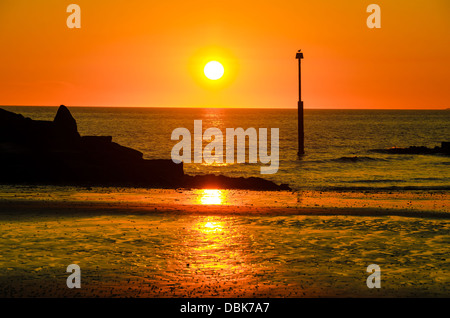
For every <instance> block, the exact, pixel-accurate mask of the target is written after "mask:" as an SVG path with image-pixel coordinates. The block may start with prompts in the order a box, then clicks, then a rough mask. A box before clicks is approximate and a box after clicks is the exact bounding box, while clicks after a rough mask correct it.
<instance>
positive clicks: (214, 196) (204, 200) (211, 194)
mask: <svg viewBox="0 0 450 318" xmlns="http://www.w3.org/2000/svg"><path fill="white" fill-rule="evenodd" d="M196 194H197V195H198V196H197V203H198V204H203V205H221V204H224V203H225V192H224V191H223V190H209V189H204V190H198V192H197V193H196Z"/></svg>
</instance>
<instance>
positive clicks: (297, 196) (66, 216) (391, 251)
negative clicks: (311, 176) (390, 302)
mask: <svg viewBox="0 0 450 318" xmlns="http://www.w3.org/2000/svg"><path fill="white" fill-rule="evenodd" d="M2 190H3V191H2V194H1V195H0V212H1V213H0V229H1V230H0V231H1V233H2V235H1V239H0V249H1V251H2V256H1V258H0V284H1V286H2V288H1V289H0V296H2V297H448V296H449V295H450V289H449V287H448V286H449V285H448V283H449V282H450V262H449V259H448V255H450V253H449V252H450V250H449V247H448V246H449V244H448V243H449V242H450V238H449V235H448V233H450V217H449V211H448V206H449V204H448V202H449V201H448V199H449V195H448V193H445V192H439V191H431V192H421V193H414V192H397V193H395V192H391V193H387V192H376V191H372V192H370V193H369V192H367V193H358V192H354V193H351V192H349V193H339V192H314V191H312V192H302V193H300V192H284V193H283V192H270V193H269V192H262V193H261V192H253V191H224V190H221V191H219V190H167V189H165V190H158V189H153V190H146V189H118V188H114V189H110V188H94V189H90V188H89V189H80V188H71V189H68V188H64V187H61V188H59V187H7V186H4V187H3V189H2ZM257 198H258V199H257ZM73 263H75V264H78V265H79V266H80V268H81V271H82V288H81V289H69V288H67V286H66V278H67V276H68V275H69V274H68V273H66V267H67V266H68V265H69V264H73ZM370 264H377V265H379V266H380V268H381V286H382V287H381V288H380V289H369V288H368V287H367V285H366V279H367V277H368V275H369V274H368V273H367V272H366V268H367V266H368V265H370Z"/></svg>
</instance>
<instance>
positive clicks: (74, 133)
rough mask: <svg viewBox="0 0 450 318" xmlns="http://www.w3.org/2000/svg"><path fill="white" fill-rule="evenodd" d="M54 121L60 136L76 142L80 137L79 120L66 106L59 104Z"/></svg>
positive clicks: (67, 140)
mask: <svg viewBox="0 0 450 318" xmlns="http://www.w3.org/2000/svg"><path fill="white" fill-rule="evenodd" d="M53 123H54V125H55V129H56V132H57V135H58V138H60V139H63V140H65V141H66V142H75V141H78V140H79V139H80V134H79V133H78V128H77V122H76V121H75V118H73V116H72V114H71V113H70V111H69V110H68V109H67V107H66V106H64V105H61V106H59V108H58V112H57V113H56V116H55V119H53Z"/></svg>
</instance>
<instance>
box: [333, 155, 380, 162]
mask: <svg viewBox="0 0 450 318" xmlns="http://www.w3.org/2000/svg"><path fill="white" fill-rule="evenodd" d="M329 161H335V162H367V161H386V159H382V158H373V157H358V156H354V157H340V158H337V159H330V160H329Z"/></svg>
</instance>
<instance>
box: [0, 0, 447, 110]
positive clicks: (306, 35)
mask: <svg viewBox="0 0 450 318" xmlns="http://www.w3.org/2000/svg"><path fill="white" fill-rule="evenodd" d="M71 3H76V4H78V5H80V7H81V25H82V27H81V29H69V28H67V26H66V19H67V17H68V16H69V13H66V8H67V6H68V5H69V4H71ZM371 3H377V4H379V5H380V7H381V29H369V28H367V26H366V19H367V17H368V15H369V13H366V8H367V6H368V5H369V4H371ZM0 41H1V44H2V45H1V50H0V61H1V63H0V72H1V73H0V74H1V76H0V104H2V105H55V106H56V105H59V104H65V105H69V106H75V105H76V106H164V107H166V106H202V107H205V106H211V107H280V108H291V107H292V108H294V107H296V106H297V64H296V63H297V61H296V60H295V53H296V51H297V49H300V48H301V49H302V51H303V52H304V55H305V59H304V60H303V64H302V66H303V75H302V79H303V100H304V102H305V108H396V109H397V108H427V109H434V108H448V107H450V89H449V88H450V85H449V84H450V1H448V0H418V1H406V0H396V1H392V0H389V1H384V0H383V1H381V0H371V1H362V0H346V1H342V0H330V1H325V0H318V1H305V0H295V1H283V0H278V1H262V0H259V1H245V0H238V1H235V0H227V1H195V0H190V1H137V0H127V1H106V0H105V1H102V0H96V1H92V0H71V1H64V0H46V1H24V0H1V1H0ZM208 59H214V60H217V61H221V62H222V63H223V64H224V67H225V76H224V77H223V79H221V80H218V81H216V82H211V81H209V80H207V79H206V78H205V77H204V75H203V64H202V63H204V62H205V61H207V60H208Z"/></svg>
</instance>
